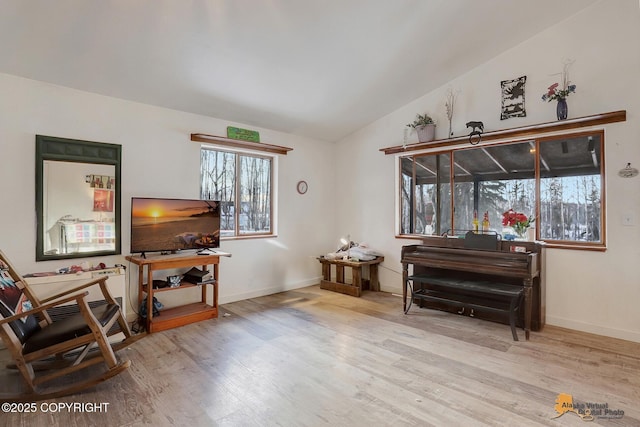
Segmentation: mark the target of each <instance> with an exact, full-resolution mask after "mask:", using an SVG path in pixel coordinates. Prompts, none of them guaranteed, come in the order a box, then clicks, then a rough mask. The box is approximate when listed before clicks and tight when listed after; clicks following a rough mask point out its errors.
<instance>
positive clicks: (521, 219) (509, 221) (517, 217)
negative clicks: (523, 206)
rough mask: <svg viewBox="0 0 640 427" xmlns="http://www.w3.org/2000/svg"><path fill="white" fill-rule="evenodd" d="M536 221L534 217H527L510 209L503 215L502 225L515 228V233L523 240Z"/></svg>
mask: <svg viewBox="0 0 640 427" xmlns="http://www.w3.org/2000/svg"><path fill="white" fill-rule="evenodd" d="M534 221H535V218H534V217H532V216H527V215H525V214H523V213H522V212H516V211H514V210H513V209H509V210H508V211H506V212H504V213H503V214H502V225H504V226H506V227H511V228H513V231H515V232H516V234H517V235H518V237H519V238H521V239H523V238H525V236H526V234H527V229H529V227H530V226H531V224H532V223H533V222H534Z"/></svg>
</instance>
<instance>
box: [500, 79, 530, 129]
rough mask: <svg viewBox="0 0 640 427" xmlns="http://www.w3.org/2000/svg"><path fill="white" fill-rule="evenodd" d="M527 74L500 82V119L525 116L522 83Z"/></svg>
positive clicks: (524, 81)
mask: <svg viewBox="0 0 640 427" xmlns="http://www.w3.org/2000/svg"><path fill="white" fill-rule="evenodd" d="M526 81H527V76H522V77H518V78H517V79H513V80H503V81H501V82H500V88H501V91H502V109H501V114H500V120H506V119H509V118H511V117H526V116H527V112H526V110H525V109H524V84H525V83H526Z"/></svg>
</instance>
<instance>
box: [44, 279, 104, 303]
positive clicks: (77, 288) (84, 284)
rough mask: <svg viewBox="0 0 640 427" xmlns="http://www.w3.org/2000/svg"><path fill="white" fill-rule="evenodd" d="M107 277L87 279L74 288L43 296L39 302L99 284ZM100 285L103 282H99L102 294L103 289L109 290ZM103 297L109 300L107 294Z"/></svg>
mask: <svg viewBox="0 0 640 427" xmlns="http://www.w3.org/2000/svg"><path fill="white" fill-rule="evenodd" d="M107 279H108V277H107V276H103V277H99V278H97V279H93V280H90V281H88V282H86V283H83V284H82V285H79V286H76V287H75V288H72V289H68V290H66V291H62V292H60V293H58V294H55V295H52V296H50V297H47V298H43V299H41V300H40V302H41V303H47V302H50V301H54V300H57V299H58V298H61V297H64V296H66V295H69V294H73V293H75V292H78V291H80V290H82V289H85V288H89V287H91V286H95V285H97V284H99V283H100V282H105V283H106V281H107ZM102 285H103V283H100V288H102V293H103V294H104V293H105V290H106V292H107V294H108V293H109V291H108V290H107V287H106V286H104V287H103V286H102ZM104 297H105V299H106V300H107V301H109V298H107V295H104ZM109 302H111V301H109Z"/></svg>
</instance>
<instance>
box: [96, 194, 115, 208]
mask: <svg viewBox="0 0 640 427" xmlns="http://www.w3.org/2000/svg"><path fill="white" fill-rule="evenodd" d="M113 201H114V194H113V191H112V190H93V211H94V212H113Z"/></svg>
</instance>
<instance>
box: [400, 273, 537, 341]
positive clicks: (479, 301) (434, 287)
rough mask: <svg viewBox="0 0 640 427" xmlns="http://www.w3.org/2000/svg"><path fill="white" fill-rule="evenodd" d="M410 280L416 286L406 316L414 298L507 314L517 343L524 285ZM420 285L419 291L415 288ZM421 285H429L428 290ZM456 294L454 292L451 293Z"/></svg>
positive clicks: (429, 278) (424, 278)
mask: <svg viewBox="0 0 640 427" xmlns="http://www.w3.org/2000/svg"><path fill="white" fill-rule="evenodd" d="M408 280H410V281H412V282H413V283H414V286H413V287H412V288H411V289H412V290H411V301H410V302H409V306H408V307H407V309H406V311H405V314H406V313H407V312H408V311H409V309H410V308H411V303H412V302H413V300H414V299H418V300H420V301H421V302H422V301H433V302H443V303H458V304H461V305H462V311H461V312H459V314H462V313H463V312H464V308H465V307H466V308H470V309H474V310H484V311H490V312H495V313H505V314H507V315H508V316H509V326H511V334H512V335H513V340H514V341H518V334H517V332H516V315H517V313H518V310H519V308H520V305H521V302H522V299H523V297H524V289H523V288H522V286H517V285H510V284H508V283H500V282H492V281H487V280H468V279H459V278H455V277H446V276H431V275H414V276H409V277H408ZM416 284H421V286H420V289H415V287H416V286H415V285H416ZM422 284H426V285H429V287H428V288H424V287H422ZM452 291H453V292H452Z"/></svg>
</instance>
